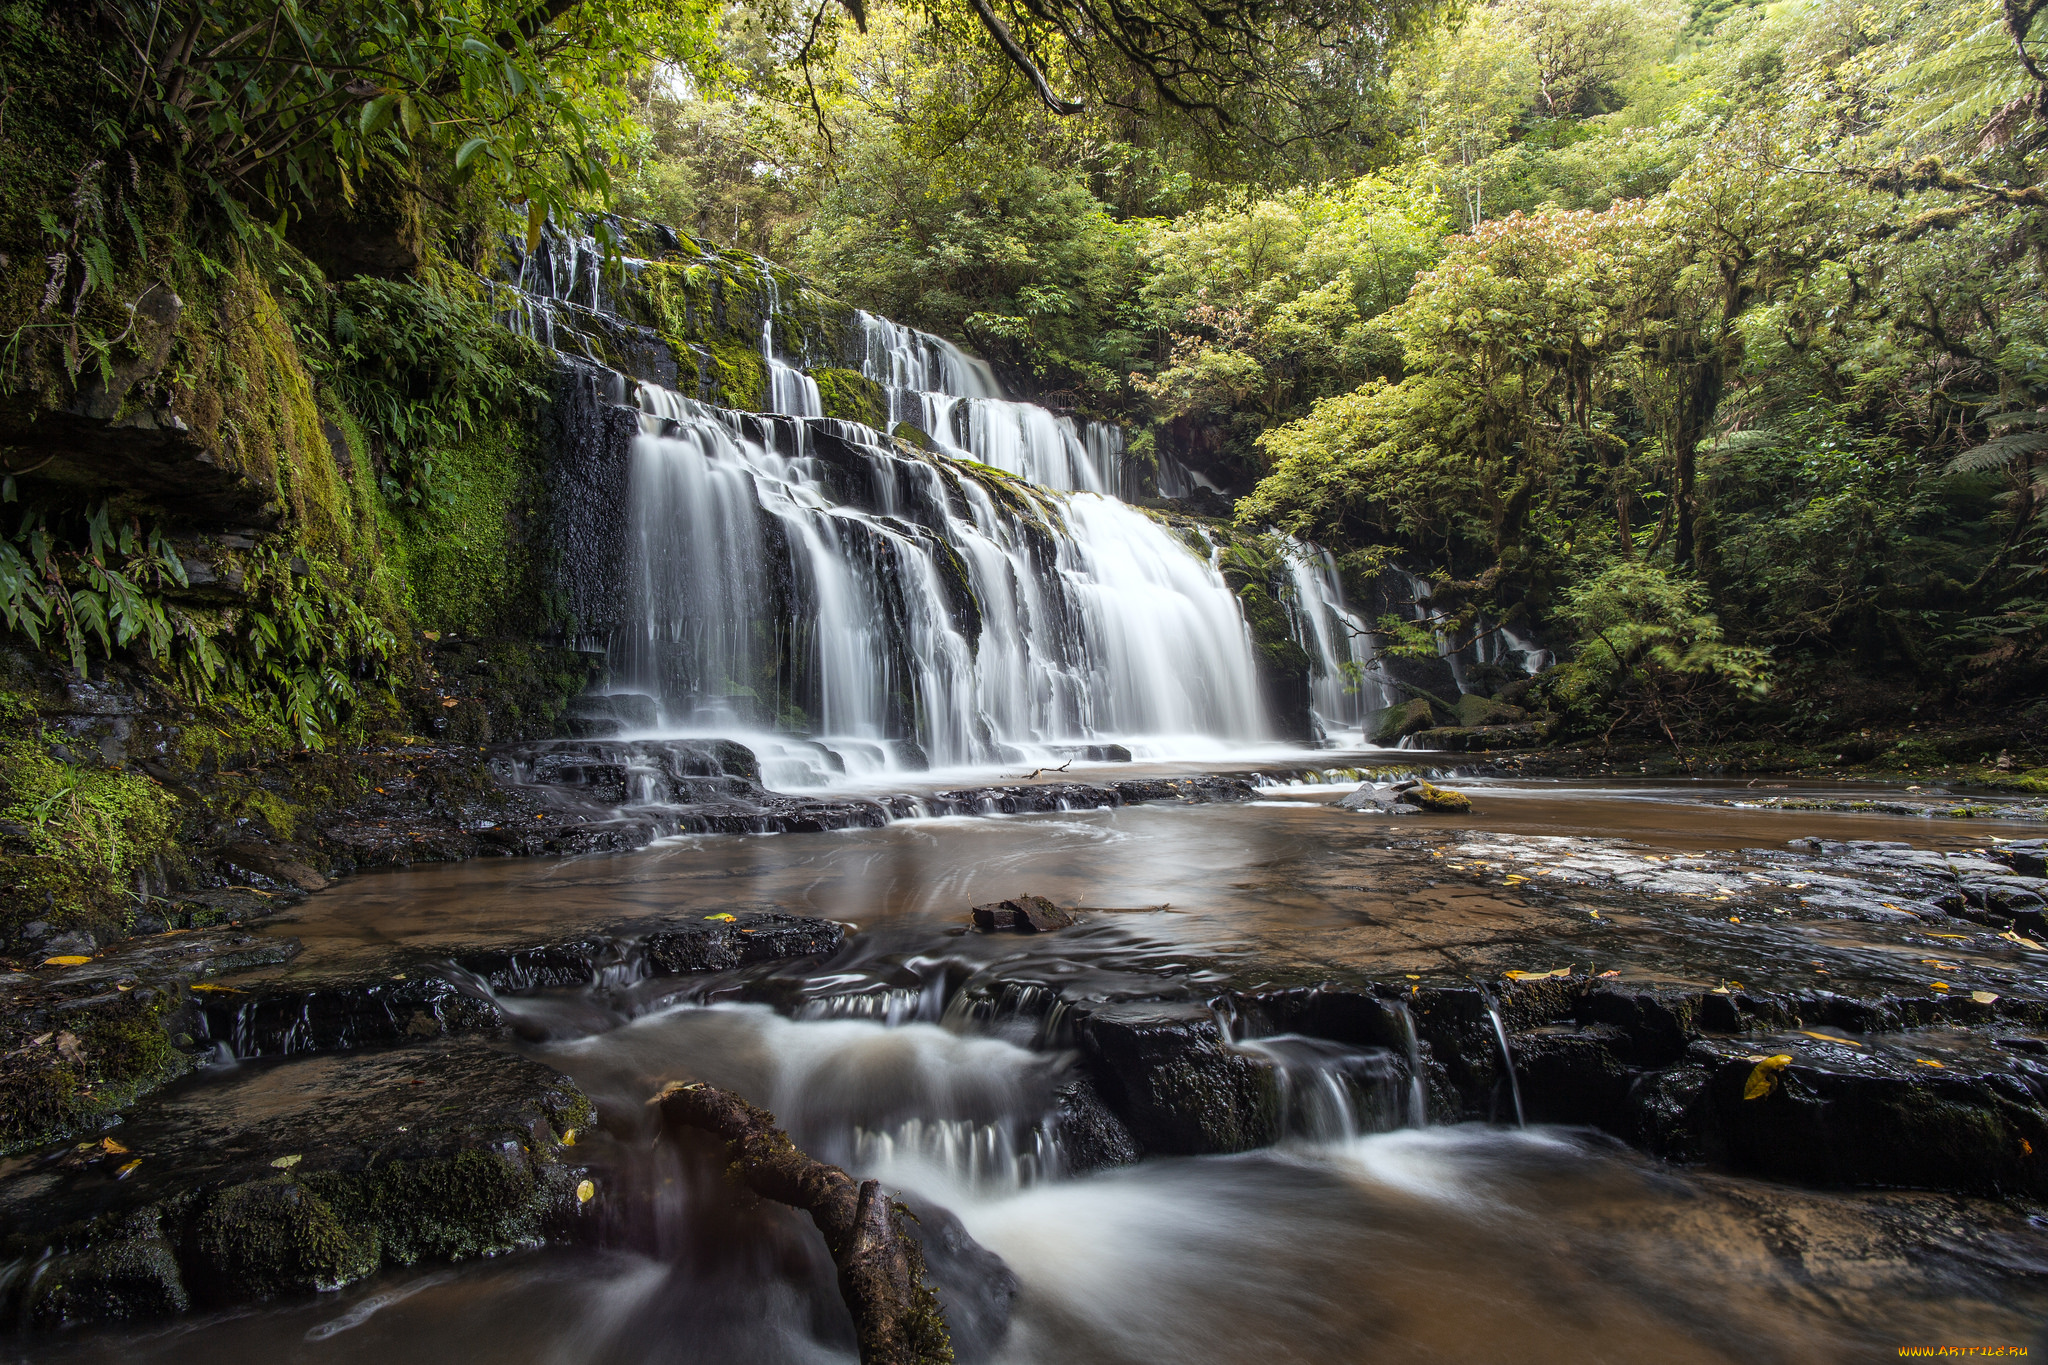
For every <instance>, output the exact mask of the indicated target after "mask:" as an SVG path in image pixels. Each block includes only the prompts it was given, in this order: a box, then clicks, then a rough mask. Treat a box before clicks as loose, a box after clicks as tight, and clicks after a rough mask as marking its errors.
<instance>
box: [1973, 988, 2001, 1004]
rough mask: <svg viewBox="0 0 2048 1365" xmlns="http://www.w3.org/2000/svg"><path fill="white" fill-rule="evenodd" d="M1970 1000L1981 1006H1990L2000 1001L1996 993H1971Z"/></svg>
mask: <svg viewBox="0 0 2048 1365" xmlns="http://www.w3.org/2000/svg"><path fill="white" fill-rule="evenodd" d="M1970 998H1971V999H1972V1000H1974V1001H1976V1002H1977V1003H1978V1004H1980V1005H1988V1004H1990V1003H1991V1002H1993V1001H1994V1000H1996V999H1998V993H1997V992H1996V991H1971V992H1970Z"/></svg>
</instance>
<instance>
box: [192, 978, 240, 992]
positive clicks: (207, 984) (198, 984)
mask: <svg viewBox="0 0 2048 1365" xmlns="http://www.w3.org/2000/svg"><path fill="white" fill-rule="evenodd" d="M192 989H193V990H195V991H206V992H208V993H210V994H214V995H240V994H241V993H242V992H241V991H240V990H239V989H238V988H236V987H234V986H216V985H214V984H213V983H212V982H211V981H195V982H193V983H192Z"/></svg>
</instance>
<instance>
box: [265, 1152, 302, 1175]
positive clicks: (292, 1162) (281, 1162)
mask: <svg viewBox="0 0 2048 1365" xmlns="http://www.w3.org/2000/svg"><path fill="white" fill-rule="evenodd" d="M304 1159H305V1158H304V1157H301V1156H300V1155H299V1154H298V1153H297V1152H293V1153H292V1154H291V1155H290V1156H281V1157H279V1158H277V1159H276V1160H275V1161H273V1162H271V1163H270V1164H271V1165H273V1166H275V1167H277V1169H279V1170H280V1171H288V1170H290V1169H291V1168H292V1167H294V1166H296V1165H298V1164H299V1163H300V1162H301V1161H303V1160H304Z"/></svg>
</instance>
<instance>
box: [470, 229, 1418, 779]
mask: <svg viewBox="0 0 2048 1365" xmlns="http://www.w3.org/2000/svg"><path fill="white" fill-rule="evenodd" d="M636 230H638V229H636ZM645 231H646V232H652V233H654V234H655V235H657V236H659V235H660V234H661V233H662V231H663V230H659V229H651V228H650V229H645ZM679 240H680V239H676V238H674V237H673V235H672V234H670V235H668V237H667V238H666V239H664V240H663V241H661V242H657V243H656V247H657V253H658V254H661V255H662V256H663V260H664V261H666V262H668V263H669V264H670V265H673V264H674V260H673V257H674V255H675V252H676V250H677V248H676V243H677V242H678V241H679ZM682 249H683V250H684V251H685V252H688V251H690V250H694V249H695V248H693V247H688V246H685V247H683V248H682ZM514 256H515V259H514V260H512V261H511V262H510V263H509V266H510V268H508V269H507V270H506V271H505V272H503V277H502V278H501V279H500V280H499V281H497V282H495V283H494V284H493V285H492V295H493V299H494V303H495V304H496V306H497V307H498V309H499V311H500V314H501V316H503V317H504V319H505V321H506V323H507V325H508V326H511V327H514V328H515V329H517V330H520V331H522V332H525V333H526V334H528V335H530V336H533V337H534V338H536V339H537V340H540V341H542V342H543V343H544V344H546V345H547V346H549V347H551V348H552V349H554V350H555V351H556V352H557V353H558V354H560V355H562V356H563V357H564V358H565V359H567V360H571V361H574V362H576V366H580V368H577V370H576V372H577V374H579V375H581V376H583V377H582V378H578V379H575V380H573V382H571V383H570V385H569V386H568V387H569V388H570V389H574V390H575V395H574V401H573V402H569V401H560V402H558V403H557V420H558V421H559V422H560V423H562V424H563V428H564V429H563V433H562V434H561V435H559V436H557V437H556V438H554V439H555V440H556V443H557V447H558V448H562V447H563V446H564V445H565V444H566V445H573V446H574V447H575V449H574V450H573V452H572V454H573V458H571V459H569V460H567V461H566V462H565V463H564V464H563V466H562V468H561V470H560V471H559V474H558V488H559V491H558V493H557V500H558V506H559V508H560V509H561V523H560V525H559V526H558V528H557V540H558V544H559V545H560V546H561V548H562V554H561V566H562V567H561V574H562V584H563V589H562V590H563V594H564V597H565V599H566V600H567V602H568V604H569V611H570V613H571V614H572V616H573V618H574V619H575V621H576V622H577V628H578V635H577V643H578V645H579V647H581V648H585V649H590V650H602V651H603V652H604V653H605V655H606V656H607V660H608V663H609V675H610V676H609V681H608V683H607V690H608V691H610V692H612V693H614V694H633V695H630V696H621V697H619V699H618V701H619V704H618V705H617V706H615V707H613V708H612V709H613V710H614V711H615V712H616V715H617V716H618V717H619V723H621V724H625V725H628V726H629V727H632V728H635V729H638V730H641V731H645V730H649V729H652V730H654V731H656V732H660V733H667V734H713V735H726V736H734V735H740V736H746V737H747V738H748V742H749V743H750V744H754V745H755V746H756V747H757V749H758V751H759V752H760V753H761V756H762V761H763V763H764V775H766V776H768V779H769V780H770V781H771V782H775V781H777V780H778V778H779V779H780V780H782V781H792V782H800V783H804V784H810V783H815V782H819V781H830V780H834V779H835V778H836V777H837V776H839V775H842V774H856V775H857V774H859V773H865V772H876V771H880V770H886V769H890V768H922V767H927V766H931V765H938V766H967V765H985V764H993V763H1011V762H1018V763H1021V762H1025V761H1030V760H1034V759H1039V758H1047V759H1050V760H1052V761H1053V762H1055V763H1057V762H1058V761H1060V760H1061V759H1062V758H1069V757H1074V756H1076V755H1077V754H1079V753H1080V752H1081V750H1082V749H1083V748H1084V747H1086V746H1090V745H1100V744H1104V743H1115V744H1118V745H1121V746H1123V747H1124V748H1126V749H1128V750H1129V751H1130V752H1131V753H1132V754H1133V755H1134V756H1136V757H1140V758H1144V757H1155V758H1172V757H1180V756H1186V757H1194V756H1197V755H1211V754H1214V753H1216V752H1217V751H1218V750H1219V748H1221V747H1223V746H1225V745H1232V744H1242V743H1246V742H1256V741H1260V740H1265V739H1269V738H1271V737H1272V736H1273V729H1274V722H1273V720H1272V719H1271V715H1272V714H1273V706H1274V701H1273V698H1271V697H1268V696H1266V695H1263V694H1262V687H1263V686H1273V685H1276V684H1274V683H1273V682H1272V680H1270V679H1268V680H1267V681H1266V682H1265V683H1262V681H1261V674H1260V671H1259V664H1258V658H1259V656H1258V654H1257V651H1256V650H1255V647H1254V641H1253V638H1252V634H1251V631H1250V629H1249V627H1248V626H1247V624H1246V620H1245V617H1244V614H1243V611H1242V610H1241V609H1240V606H1239V603H1238V601H1237V598H1236V596H1235V595H1234V593H1233V591H1232V589H1231V588H1230V586H1229V584H1228V583H1227V582H1226V581H1225V579H1224V576H1223V573H1222V572H1221V566H1220V559H1219V552H1220V549H1221V547H1222V543H1223V542H1221V540H1220V538H1219V537H1215V536H1213V535H1212V534H1211V532H1210V531H1208V530H1207V529H1206V528H1203V527H1201V526H1200V525H1199V524H1196V523H1189V522H1179V523H1168V522H1166V521H1164V520H1163V519H1157V518H1155V517H1154V516H1152V515H1150V514H1147V513H1146V512H1143V511H1141V510H1139V509H1138V508H1136V507H1134V506H1131V505H1130V503H1129V502H1128V501H1127V500H1128V499H1130V498H1131V497H1133V496H1134V495H1135V494H1136V493H1137V492H1138V491H1139V483H1140V480H1139V478H1138V476H1137V474H1136V473H1134V471H1133V469H1132V468H1131V466H1130V464H1129V463H1128V462H1127V460H1126V456H1125V448H1124V433H1123V431H1122V429H1121V428H1120V427H1118V426H1115V425H1114V424H1111V423H1106V422H1099V421H1090V420H1085V419H1080V418H1077V417H1075V416H1073V415H1071V414H1066V413H1060V412H1056V411H1053V410H1052V409H1050V408H1046V407H1042V406H1040V405H1038V404H1035V403H1029V402H1023V401H1019V400H1016V399H1012V398H1009V397H1007V396H1005V395H1004V393H1003V392H1002V387H1001V385H1000V384H999V383H998V382H997V380H996V377H995V375H994V373H993V371H992V370H991V369H990V368H989V366H988V365H987V364H986V363H985V362H983V361H981V360H978V359H976V358H974V357H972V356H969V355H967V354H966V353H965V352H963V351H962V350H961V349H960V348H959V347H957V346H955V345H953V344H952V343H951V342H948V341H945V340H943V339H941V338H938V337H934V336H931V335H929V334H927V333H923V332H919V331H917V330H915V329H913V328H910V327H906V326H903V325H901V324H899V323H895V322H892V321H890V320H888V319H886V318H881V317H877V316H875V315H873V314H870V313H865V312H861V311H858V310H854V309H844V308H837V306H836V305H830V304H829V302H826V301H820V300H818V299H816V297H815V296H811V295H808V294H807V295H804V296H803V297H802V298H790V299H785V298H784V294H785V293H787V292H789V291H788V289H787V282H786V281H782V282H781V283H778V280H780V278H781V277H780V276H778V274H777V273H776V272H775V271H774V270H773V269H772V268H771V267H770V266H769V265H768V264H767V263H766V262H747V261H745V260H742V259H738V258H736V257H735V255H734V253H723V254H720V253H714V252H708V251H706V252H701V253H700V254H699V255H698V256H697V258H696V263H694V264H692V265H690V266H689V269H690V270H691V271H695V270H697V268H698V266H699V265H702V266H703V267H705V268H706V269H707V270H709V271H711V272H712V274H711V275H710V276H708V277H706V278H709V279H710V280H711V281H712V284H711V285H708V286H707V285H701V284H695V283H693V284H692V285H690V288H691V289H693V290H699V291H700V292H697V293H692V294H690V295H689V297H688V300H687V303H686V311H687V312H688V314H689V316H690V317H692V318H699V319H704V320H707V322H706V324H705V325H709V324H708V320H709V319H712V318H714V317H715V318H716V319H718V321H717V323H716V325H717V326H719V327H737V328H741V329H742V330H741V332H740V335H742V336H752V335H754V329H755V328H756V326H757V325H758V338H757V340H756V342H755V344H756V345H757V346H758V351H759V356H760V360H761V363H762V367H763V377H764V378H765V381H766V382H765V384H764V385H763V387H762V391H761V393H760V395H759V398H760V406H761V407H762V408H764V409H765V410H764V411H761V412H746V411H739V410H735V409H732V408H727V407H722V406H718V405H717V404H715V403H713V402H711V401H708V400H709V398H710V397H712V396H713V395H714V394H716V395H720V396H723V395H724V394H725V393H726V392H727V386H728V385H729V384H731V383H733V382H734V381H733V379H732V377H731V369H730V366H729V365H727V364H726V363H725V362H723V361H719V362H717V363H714V361H713V358H712V357H713V353H712V351H711V350H710V349H707V347H705V346H700V345H697V344H696V343H694V342H691V343H689V344H687V345H686V344H684V343H683V342H682V341H680V340H677V339H675V338H673V337H669V336H666V335H665V334H664V333H662V332H659V331H657V330H656V329H655V328H654V327H653V326H652V325H651V324H650V323H649V322H648V321H647V319H649V318H652V317H653V316H655V314H654V313H653V312H652V311H650V308H649V307H648V306H647V305H646V303H645V300H644V299H641V298H640V296H639V294H638V293H637V292H636V290H637V288H638V286H637V284H636V281H637V280H638V279H639V278H642V277H643V276H644V274H645V272H647V271H649V270H650V269H652V268H653V263H652V262H649V261H645V260H640V259H637V258H633V257H626V258H624V259H620V258H617V257H613V258H610V259H607V258H606V257H604V255H603V253H601V252H600V251H599V250H598V249H597V247H596V246H595V244H594V243H593V242H592V241H591V240H590V239H588V238H587V237H584V238H578V237H575V236H573V235H567V234H561V233H557V232H555V231H554V230H552V229H550V230H549V232H547V233H546V234H544V236H543V241H542V244H541V245H540V247H539V248H538V249H536V250H534V251H531V252H524V253H521V252H519V251H518V249H517V246H516V244H515V245H514ZM671 278H673V277H671ZM692 278H693V279H696V278H697V277H696V276H692ZM706 289H708V290H709V291H710V292H709V293H708V294H707V293H705V292H702V291H704V290H706ZM835 309H836V311H835ZM666 316H669V317H670V319H671V320H670V322H668V323H665V324H664V325H665V326H673V325H674V323H673V317H674V315H673V313H671V314H668V315H666ZM635 319H639V320H638V321H636V320H635ZM799 319H801V325H800V326H798V325H793V324H796V323H797V322H798V320H799ZM690 325H691V326H692V327H695V326H698V325H700V324H699V323H697V322H692V323H690ZM678 363H680V367H681V368H680V371H679V370H678ZM817 364H826V365H835V364H836V365H839V366H843V367H845V368H847V369H851V370H857V371H858V373H859V374H860V375H862V376H863V377H864V378H866V379H867V380H869V381H871V382H872V383H873V384H875V385H876V386H877V387H878V388H879V390H880V397H881V400H882V408H883V412H882V416H883V417H884V418H885V425H886V427H887V430H886V431H878V430H876V429H874V428H872V427H868V426H866V425H863V424H861V423H857V422H851V421H843V420H839V419H835V418H828V417H826V416H824V403H823V400H822V395H821V391H820V388H819V384H818V381H817V380H816V379H815V378H814V377H813V376H812V375H811V374H810V373H808V372H807V367H809V366H812V365H817ZM572 368H575V366H572ZM693 369H694V370H695V374H694V375H692V373H691V371H692V370H693ZM622 370H623V371H624V373H622ZM693 384H694V387H695V392H694V393H692V387H693ZM622 424H623V425H622ZM572 427H573V428H574V430H568V428H572ZM905 428H908V429H910V431H909V435H910V436H911V437H912V438H914V439H904V440H899V439H897V436H898V434H900V433H903V432H904V429H905ZM918 433H921V434H922V435H921V436H918ZM1159 480H1160V486H1161V487H1162V488H1164V487H1167V486H1168V485H1170V486H1171V487H1172V488H1173V489H1175V490H1185V491H1191V490H1193V489H1194V488H1195V487H1196V484H1197V480H1196V478H1195V476H1193V475H1191V474H1190V473H1189V472H1188V471H1187V470H1185V469H1184V468H1183V467H1182V466H1180V465H1179V464H1177V463H1173V462H1171V461H1162V464H1161V471H1160V474H1159ZM1285 557H1286V558H1287V561H1288V562H1287V569H1286V580H1285V582H1276V583H1275V584H1274V585H1273V586H1274V588H1275V591H1276V592H1277V593H1279V595H1280V596H1281V597H1282V598H1283V599H1285V600H1286V605H1287V609H1288V612H1289V618H1290V621H1291V627H1292V630H1293V633H1294V634H1295V635H1296V637H1297V638H1298V639H1299V641H1300V642H1301V643H1302V645H1303V647H1304V648H1305V649H1306V650H1307V652H1308V653H1309V655H1310V657H1311V659H1312V660H1313V661H1314V664H1313V670H1312V672H1313V676H1312V679H1311V688H1312V692H1313V699H1312V703H1311V706H1310V708H1309V710H1310V711H1311V712H1312V713H1313V714H1314V715H1315V716H1316V717H1318V718H1319V721H1318V722H1317V724H1319V726H1320V730H1321V732H1323V733H1327V732H1330V731H1333V730H1347V729H1355V728H1356V726H1357V725H1358V723H1359V720H1360V718H1361V717H1362V716H1363V715H1364V714H1365V713H1366V712H1367V711H1369V710H1370V709H1372V707H1374V706H1376V705H1378V704H1380V703H1381V702H1382V701H1383V700H1384V699H1383V698H1382V697H1381V696H1380V695H1379V688H1378V684H1377V683H1376V682H1375V681H1374V680H1373V679H1371V678H1370V677H1369V676H1364V675H1362V674H1361V670H1360V665H1361V664H1362V663H1363V662H1365V660H1367V659H1368V658H1369V657H1370V651H1371V647H1372V644H1371V637H1370V635H1369V633H1368V632H1367V631H1366V629H1365V625H1364V622H1363V621H1362V620H1361V619H1360V618H1359V617H1358V615H1357V614H1356V613H1355V612H1353V611H1352V610H1351V609H1350V608H1349V607H1348V606H1347V605H1346V604H1345V602H1344V597H1343V592H1342V589H1341V587H1339V585H1338V581H1337V574H1336V571H1335V567H1334V565H1333V564H1332V562H1331V561H1330V559H1329V556H1327V555H1325V554H1323V553H1322V552H1321V551H1320V550H1317V549H1315V548H1314V547H1311V546H1307V545H1289V546H1288V547H1287V554H1286V556H1285ZM628 717H631V718H632V719H630V720H628V719H626V718H628ZM1292 723H1293V722H1290V724H1292Z"/></svg>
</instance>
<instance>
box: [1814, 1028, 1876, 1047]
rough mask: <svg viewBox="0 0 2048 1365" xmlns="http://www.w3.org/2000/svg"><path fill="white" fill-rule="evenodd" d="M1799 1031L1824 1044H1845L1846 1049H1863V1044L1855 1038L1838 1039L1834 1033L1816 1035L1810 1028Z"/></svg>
mask: <svg viewBox="0 0 2048 1365" xmlns="http://www.w3.org/2000/svg"><path fill="white" fill-rule="evenodd" d="M1799 1031H1800V1032H1801V1033H1803V1034H1805V1035H1806V1036H1807V1037H1809V1038H1818V1039H1820V1040H1821V1041H1822V1042H1823V1043H1841V1044H1843V1045H1844V1046H1846V1047H1862V1046H1863V1044H1861V1043H1859V1042H1857V1041H1856V1040H1855V1039H1854V1038H1837V1037H1836V1036H1835V1035H1834V1034H1832V1033H1815V1032H1814V1031H1813V1030H1812V1029H1810V1028H1803V1029H1801V1030H1799Z"/></svg>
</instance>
